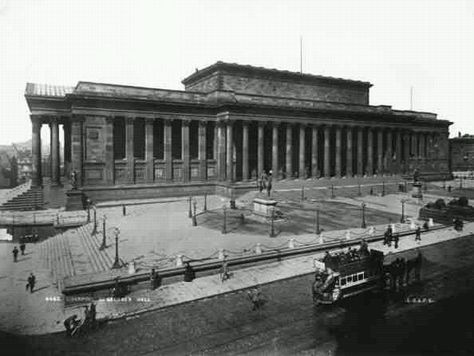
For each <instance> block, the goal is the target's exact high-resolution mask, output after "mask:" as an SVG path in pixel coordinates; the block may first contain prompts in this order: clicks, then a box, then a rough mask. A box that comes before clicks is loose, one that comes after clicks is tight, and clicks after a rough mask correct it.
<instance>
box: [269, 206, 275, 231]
mask: <svg viewBox="0 0 474 356" xmlns="http://www.w3.org/2000/svg"><path fill="white" fill-rule="evenodd" d="M274 221H275V208H272V216H271V227H272V228H271V230H270V237H275V225H274Z"/></svg>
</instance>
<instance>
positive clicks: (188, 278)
mask: <svg viewBox="0 0 474 356" xmlns="http://www.w3.org/2000/svg"><path fill="white" fill-rule="evenodd" d="M195 277H196V274H195V273H194V269H193V268H192V267H191V265H190V264H189V262H186V265H185V267H184V281H185V282H192V281H193V279H194V278H195Z"/></svg>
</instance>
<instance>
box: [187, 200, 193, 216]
mask: <svg viewBox="0 0 474 356" xmlns="http://www.w3.org/2000/svg"><path fill="white" fill-rule="evenodd" d="M191 200H192V197H191V196H189V198H188V203H189V204H188V205H189V209H188V218H190V219H191V217H192V216H193V212H192V210H191Z"/></svg>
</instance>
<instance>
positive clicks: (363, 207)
mask: <svg viewBox="0 0 474 356" xmlns="http://www.w3.org/2000/svg"><path fill="white" fill-rule="evenodd" d="M360 206H361V207H362V223H361V224H360V227H361V228H363V229H365V228H366V227H367V224H366V223H365V207H366V206H367V204H365V203H362V204H361V205H360Z"/></svg>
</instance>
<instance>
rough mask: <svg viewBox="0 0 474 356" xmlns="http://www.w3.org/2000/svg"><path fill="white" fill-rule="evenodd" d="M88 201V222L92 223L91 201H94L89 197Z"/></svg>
mask: <svg viewBox="0 0 474 356" xmlns="http://www.w3.org/2000/svg"><path fill="white" fill-rule="evenodd" d="M86 203H87V223H90V222H91V203H92V201H91V200H90V199H89V198H87V200H86Z"/></svg>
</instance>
